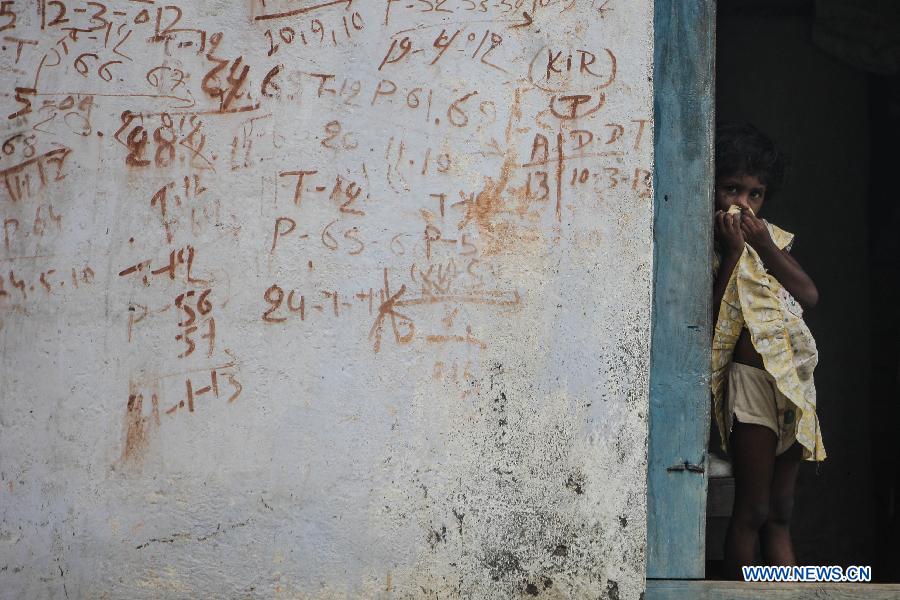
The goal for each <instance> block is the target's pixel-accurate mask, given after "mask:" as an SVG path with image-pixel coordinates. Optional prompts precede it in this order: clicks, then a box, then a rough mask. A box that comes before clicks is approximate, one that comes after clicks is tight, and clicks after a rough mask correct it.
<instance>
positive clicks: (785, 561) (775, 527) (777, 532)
mask: <svg viewBox="0 0 900 600" xmlns="http://www.w3.org/2000/svg"><path fill="white" fill-rule="evenodd" d="M801 458H802V447H801V446H800V443H799V442H794V445H793V446H791V447H790V448H788V450H786V451H785V452H784V453H783V454H782V455H781V456H777V457H775V473H774V475H773V476H772V494H771V499H770V503H769V518H768V519H767V520H766V522H765V524H763V527H762V529H761V530H760V532H759V533H760V545H761V548H762V555H763V559H764V560H765V562H766V564H768V565H795V564H797V559H796V557H795V556H794V545H793V544H792V543H791V532H790V524H791V513H792V512H793V510H794V484H795V483H796V482H797V472H798V471H799V470H800V459H801Z"/></svg>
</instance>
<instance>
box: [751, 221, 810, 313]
mask: <svg viewBox="0 0 900 600" xmlns="http://www.w3.org/2000/svg"><path fill="white" fill-rule="evenodd" d="M741 231H742V232H743V234H744V239H745V240H747V243H748V244H750V245H751V246H752V247H753V249H754V250H756V253H757V254H759V257H760V258H761V259H762V261H763V264H765V266H766V268H767V269H768V270H769V271H771V272H772V274H773V275H775V278H776V279H778V281H779V282H781V285H783V286H784V288H785V289H786V290H787V291H788V292H790V294H791V296H793V297H794V298H796V299H797V302H799V303H800V305H801V306H802V307H803V308H812V307H814V306H815V305H816V304H817V303H818V301H819V290H818V289H816V284H815V283H813V280H812V279H811V278H810V276H809V275H807V274H806V272H805V271H804V270H803V268H802V267H801V266H800V263H798V262H797V260H796V259H795V258H794V257H793V256H791V255H790V254H788V252H787V251H786V250H782V249H780V248H779V247H778V246H776V245H775V242H774V241H773V240H772V236H771V235H769V229H768V227H766V224H765V223H763V221H762V220H761V219H757V218H756V216H755V215H752V214H750V213H749V212H744V213H743V214H742V215H741Z"/></svg>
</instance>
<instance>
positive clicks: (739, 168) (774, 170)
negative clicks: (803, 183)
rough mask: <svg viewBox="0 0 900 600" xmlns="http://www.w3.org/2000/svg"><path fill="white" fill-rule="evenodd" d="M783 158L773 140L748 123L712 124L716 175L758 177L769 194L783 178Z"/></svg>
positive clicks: (780, 183) (770, 195)
mask: <svg viewBox="0 0 900 600" xmlns="http://www.w3.org/2000/svg"><path fill="white" fill-rule="evenodd" d="M785 167H786V165H785V159H784V156H783V155H782V153H781V152H779V150H778V148H776V147H775V142H773V141H772V140H771V138H769V137H768V136H767V135H765V134H764V133H763V132H761V131H760V130H759V129H757V128H756V127H754V126H753V125H751V124H749V123H720V124H719V125H718V126H717V127H716V179H719V178H720V177H728V176H730V175H738V174H746V175H752V176H753V177H757V178H759V180H760V181H761V182H762V183H764V184H765V186H766V197H767V198H771V197H772V196H773V195H774V193H775V192H776V191H777V190H778V188H780V187H781V185H782V183H783V182H784V172H785Z"/></svg>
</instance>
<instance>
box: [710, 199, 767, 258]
mask: <svg viewBox="0 0 900 600" xmlns="http://www.w3.org/2000/svg"><path fill="white" fill-rule="evenodd" d="M763 227H765V226H763ZM714 233H715V237H716V240H717V241H718V242H719V244H720V245H721V246H722V247H723V250H724V252H725V254H726V255H731V256H735V257H736V256H740V255H741V254H742V253H743V252H744V233H743V231H742V230H741V215H740V214H728V213H726V212H725V211H724V210H717V211H716V217H715V229H714Z"/></svg>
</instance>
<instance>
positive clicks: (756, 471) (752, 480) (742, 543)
mask: <svg viewBox="0 0 900 600" xmlns="http://www.w3.org/2000/svg"><path fill="white" fill-rule="evenodd" d="M776 442H777V439H776V437H775V432H773V431H772V430H771V429H769V428H768V427H765V426H763V425H754V424H751V423H741V422H740V421H738V420H737V417H735V419H734V427H733V428H732V430H731V435H730V436H729V442H728V444H729V447H730V449H731V464H732V469H733V471H734V509H733V510H732V511H731V521H730V522H729V523H728V533H727V534H726V536H725V557H724V558H725V561H724V562H725V565H724V566H725V576H726V577H727V578H730V579H742V573H741V567H742V566H744V565H751V564H753V559H754V554H755V551H756V542H757V540H758V538H759V530H760V528H761V527H762V526H763V524H764V523H765V522H766V520H767V519H768V517H769V495H770V494H769V492H770V490H771V486H772V473H773V471H774V468H775V446H776Z"/></svg>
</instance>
